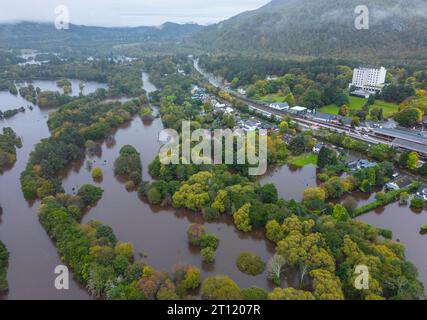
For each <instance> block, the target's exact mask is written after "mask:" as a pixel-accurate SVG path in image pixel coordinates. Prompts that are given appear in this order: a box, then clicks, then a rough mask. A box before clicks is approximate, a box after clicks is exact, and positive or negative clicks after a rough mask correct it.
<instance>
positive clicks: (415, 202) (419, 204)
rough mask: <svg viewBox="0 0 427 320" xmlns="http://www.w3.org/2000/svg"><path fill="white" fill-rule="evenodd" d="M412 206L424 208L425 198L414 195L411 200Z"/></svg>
mask: <svg viewBox="0 0 427 320" xmlns="http://www.w3.org/2000/svg"><path fill="white" fill-rule="evenodd" d="M411 208H414V209H422V208H424V200H423V199H421V198H418V197H414V198H413V199H412V200H411Z"/></svg>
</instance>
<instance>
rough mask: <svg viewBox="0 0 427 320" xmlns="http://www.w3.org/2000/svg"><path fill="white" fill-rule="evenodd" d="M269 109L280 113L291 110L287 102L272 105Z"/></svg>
mask: <svg viewBox="0 0 427 320" xmlns="http://www.w3.org/2000/svg"><path fill="white" fill-rule="evenodd" d="M268 107H269V108H271V109H275V110H279V111H285V110H289V108H290V107H289V104H288V103H287V102H276V103H270V105H269V106H268Z"/></svg>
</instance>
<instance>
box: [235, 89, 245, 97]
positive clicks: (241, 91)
mask: <svg viewBox="0 0 427 320" xmlns="http://www.w3.org/2000/svg"><path fill="white" fill-rule="evenodd" d="M237 92H238V93H239V94H241V95H243V96H244V95H245V94H246V90H245V89H243V88H239V89H237Z"/></svg>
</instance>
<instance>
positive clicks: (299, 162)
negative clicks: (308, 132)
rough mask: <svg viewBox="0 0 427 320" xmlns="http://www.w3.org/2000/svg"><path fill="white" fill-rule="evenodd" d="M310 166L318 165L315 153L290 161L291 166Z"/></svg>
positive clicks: (305, 154)
mask: <svg viewBox="0 0 427 320" xmlns="http://www.w3.org/2000/svg"><path fill="white" fill-rule="evenodd" d="M309 164H314V165H317V154H314V153H311V152H310V153H304V154H302V155H300V156H298V157H294V158H292V159H290V161H289V165H291V166H294V167H298V168H302V167H305V166H307V165H309Z"/></svg>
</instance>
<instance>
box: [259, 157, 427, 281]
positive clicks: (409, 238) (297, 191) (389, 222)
mask: <svg viewBox="0 0 427 320" xmlns="http://www.w3.org/2000/svg"><path fill="white" fill-rule="evenodd" d="M359 158H360V157H359ZM259 181H260V183H261V184H266V183H273V184H275V185H276V187H277V189H278V193H279V196H280V197H283V198H284V199H295V200H298V201H301V200H302V194H303V192H304V189H306V188H309V187H316V186H318V181H316V167H315V166H306V167H304V168H302V169H292V168H290V167H288V166H282V167H278V168H273V169H271V170H269V172H268V173H267V174H266V175H265V176H263V177H261V178H260V179H259ZM379 191H381V190H379V189H377V190H375V192H373V193H371V194H366V193H363V192H359V191H355V192H352V194H350V195H347V196H344V197H343V199H341V200H340V201H341V202H343V201H344V200H345V199H346V198H347V197H350V196H351V197H353V198H354V199H355V200H356V202H357V205H358V207H361V206H363V205H366V204H368V203H370V202H372V201H374V200H375V195H376V192H379ZM357 220H359V221H363V222H366V223H368V224H370V225H373V226H375V227H378V228H382V229H388V230H391V231H392V232H393V239H394V240H396V241H399V242H400V243H402V244H403V245H404V246H405V248H406V258H407V259H408V260H409V261H411V262H412V263H413V264H414V265H415V266H416V267H417V269H418V272H419V280H420V281H421V282H422V283H423V284H424V286H425V287H426V289H427V249H426V245H427V235H422V234H421V233H420V228H421V226H423V225H425V224H427V212H426V210H424V211H422V212H415V211H413V210H412V209H410V208H409V205H406V206H401V205H399V203H398V202H396V203H392V204H390V205H388V206H386V207H382V208H378V209H377V210H375V211H372V212H369V213H366V214H364V215H362V216H360V217H358V218H357Z"/></svg>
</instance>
